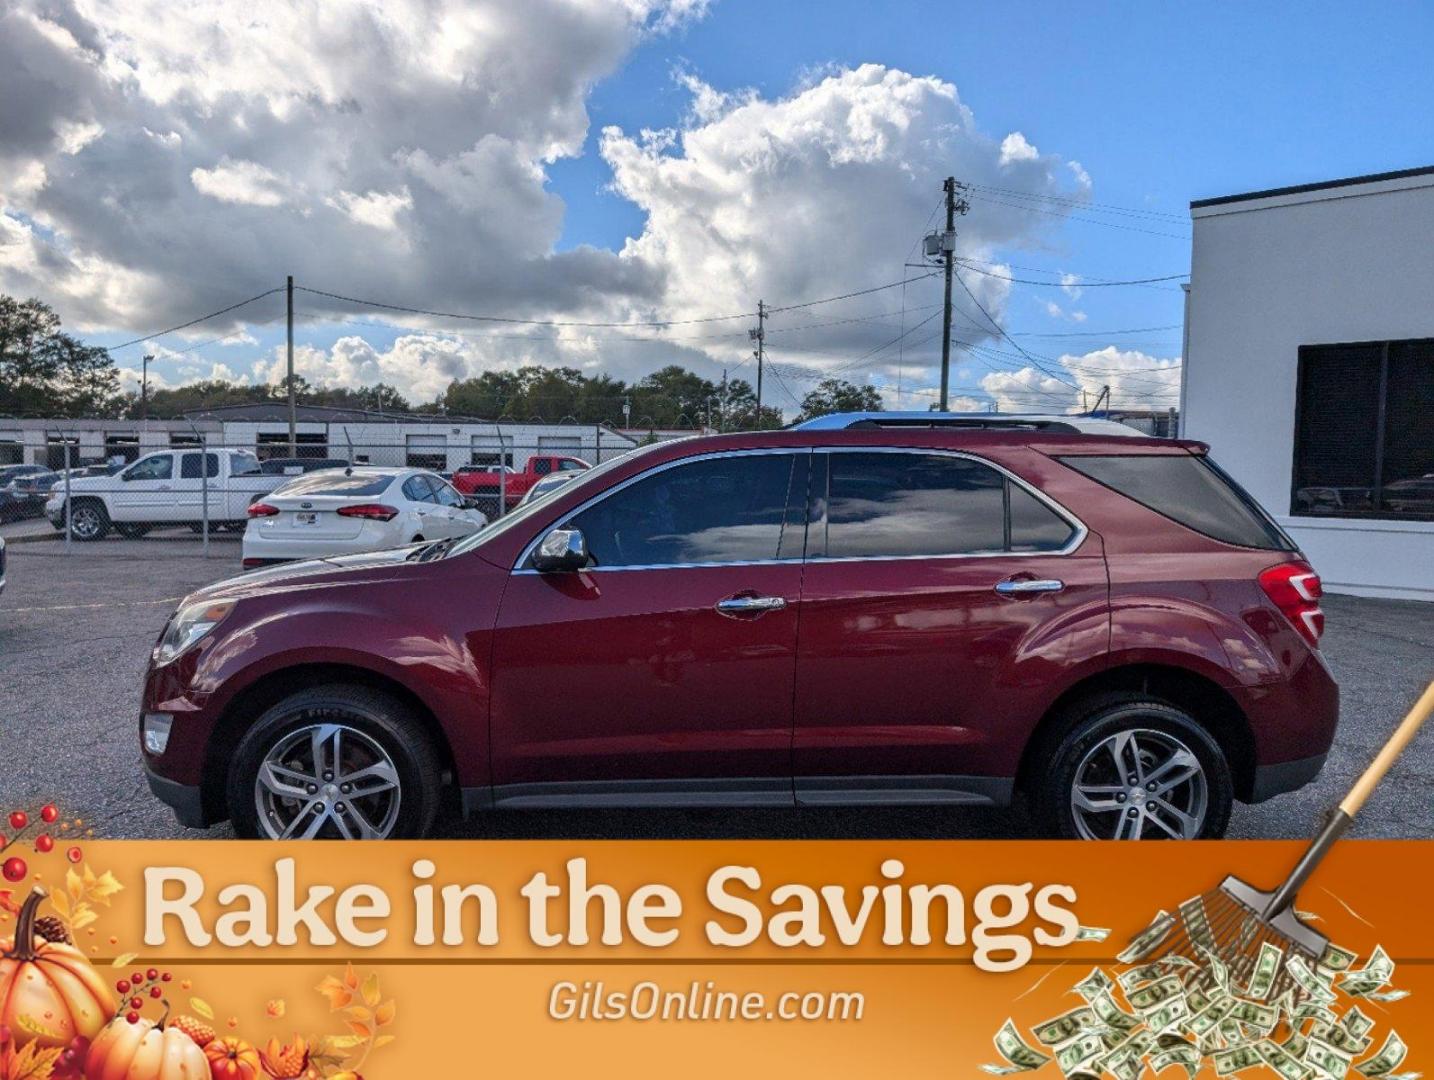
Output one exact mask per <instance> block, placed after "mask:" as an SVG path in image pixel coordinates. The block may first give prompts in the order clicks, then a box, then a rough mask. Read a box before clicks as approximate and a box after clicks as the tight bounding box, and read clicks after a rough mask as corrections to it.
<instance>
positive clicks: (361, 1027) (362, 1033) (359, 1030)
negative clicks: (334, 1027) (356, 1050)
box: [348, 1020, 373, 1039]
mask: <svg viewBox="0 0 1434 1080" xmlns="http://www.w3.org/2000/svg"><path fill="white" fill-rule="evenodd" d="M348 1027H349V1030H350V1031H352V1032H353V1033H354V1034H355V1035H357V1036H358V1037H359V1038H360V1039H368V1038H371V1037H372V1036H373V1028H371V1027H369V1026H368V1025H367V1024H361V1023H359V1022H358V1021H357V1020H350V1021H349V1022H348Z"/></svg>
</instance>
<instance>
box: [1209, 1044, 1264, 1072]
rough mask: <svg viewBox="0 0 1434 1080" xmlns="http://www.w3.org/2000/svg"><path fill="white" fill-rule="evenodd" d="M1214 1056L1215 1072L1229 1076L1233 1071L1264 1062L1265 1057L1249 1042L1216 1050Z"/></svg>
mask: <svg viewBox="0 0 1434 1080" xmlns="http://www.w3.org/2000/svg"><path fill="white" fill-rule="evenodd" d="M1214 1058H1215V1072H1216V1074H1218V1075H1220V1076H1230V1075H1231V1074H1233V1073H1237V1072H1241V1071H1243V1070H1245V1069H1253V1068H1254V1067H1255V1066H1256V1065H1263V1064H1264V1063H1265V1059H1264V1058H1262V1057H1261V1056H1260V1051H1259V1050H1258V1049H1257V1048H1256V1047H1255V1046H1253V1045H1250V1044H1247V1045H1245V1046H1232V1047H1230V1048H1229V1049H1227V1050H1217V1051H1215V1054H1214Z"/></svg>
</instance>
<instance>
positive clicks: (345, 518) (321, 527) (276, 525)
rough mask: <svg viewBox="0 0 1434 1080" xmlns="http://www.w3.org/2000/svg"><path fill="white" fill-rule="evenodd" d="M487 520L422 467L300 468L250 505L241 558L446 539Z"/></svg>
mask: <svg viewBox="0 0 1434 1080" xmlns="http://www.w3.org/2000/svg"><path fill="white" fill-rule="evenodd" d="M486 524H488V519H487V517H485V516H484V514H483V513H482V511H480V510H477V509H475V508H473V507H472V506H470V505H469V504H468V501H467V500H466V499H464V497H463V496H462V495H460V494H459V493H458V491H457V490H456V489H455V488H454V487H453V485H452V484H450V483H448V481H446V480H443V479H441V478H440V477H439V476H437V475H436V474H434V473H431V472H428V471H426V470H424V469H386V468H373V467H369V468H349V469H330V470H325V471H321V472H312V473H305V474H304V475H303V476H300V477H296V478H294V479H292V480H289V481H288V482H287V483H285V484H282V485H281V486H279V487H277V488H275V489H274V490H273V491H272V492H271V493H270V494H269V495H267V496H266V497H265V498H264V499H263V500H262V501H261V502H256V503H254V505H252V506H250V507H249V525H248V528H246V529H245V530H244V556H243V557H244V566H245V568H252V567H256V566H268V565H271V564H273V563H281V562H290V561H293V560H295V559H317V558H327V557H329V556H332V555H350V554H353V553H355V552H364V551H382V550H384V549H387V548H397V547H403V546H404V545H409V544H414V543H416V542H418V541H421V540H451V539H454V538H456V537H461V536H469V535H471V534H473V533H475V532H477V531H478V530H479V529H481V528H483V526H484V525H486Z"/></svg>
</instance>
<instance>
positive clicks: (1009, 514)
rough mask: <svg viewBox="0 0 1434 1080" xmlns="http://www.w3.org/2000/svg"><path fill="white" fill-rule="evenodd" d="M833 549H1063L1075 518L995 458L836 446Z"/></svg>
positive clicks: (901, 554)
mask: <svg viewBox="0 0 1434 1080" xmlns="http://www.w3.org/2000/svg"><path fill="white" fill-rule="evenodd" d="M829 461H830V465H829V469H830V479H829V481H828V489H827V507H826V521H827V528H826V555H827V557H828V558H837V559H863V558H865V559H871V558H911V557H919V556H938V555H970V554H977V553H990V552H1003V551H1058V550H1060V549H1062V548H1064V547H1065V546H1066V544H1068V543H1069V542H1070V540H1071V537H1072V536H1073V535H1074V532H1075V530H1074V527H1073V526H1072V525H1071V524H1070V522H1068V521H1066V520H1065V519H1064V518H1063V517H1061V516H1060V515H1058V514H1056V513H1055V512H1054V511H1052V510H1051V509H1050V508H1049V507H1047V506H1046V505H1045V504H1044V503H1043V502H1041V501H1040V500H1039V499H1037V498H1035V497H1034V496H1033V495H1031V494H1030V493H1029V492H1028V491H1026V490H1025V489H1024V488H1023V487H1021V486H1020V485H1019V484H1014V483H1012V482H1011V481H1009V480H1008V479H1007V478H1006V477H1005V476H1004V475H1002V474H1001V473H1000V472H998V471H997V470H995V469H993V468H991V467H990V466H989V465H983V464H981V463H980V462H978V461H972V460H970V459H969V458H961V457H952V456H950V455H945V454H917V453H910V454H905V453H901V454H892V453H834V454H831V455H830V458H829Z"/></svg>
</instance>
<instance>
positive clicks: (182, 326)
mask: <svg viewBox="0 0 1434 1080" xmlns="http://www.w3.org/2000/svg"><path fill="white" fill-rule="evenodd" d="M283 291H284V287H283V286H282V285H281V286H279V287H278V288H277V289H270V290H269V291H268V292H261V293H260V294H259V295H258V296H251V297H249V299H248V300H240V301H239V303H237V304H230V305H229V306H228V307H226V308H220V309H219V310H218V311H211V312H210V313H209V314H208V315H201V316H199V318H197V319H190V320H189V321H188V322H187V323H180V324H179V325H178V326H171V327H170V328H169V329H168V330H157V331H155V332H154V333H153V334H146V335H145V336H144V337H137V338H135V339H134V340H133V341H126V342H123V343H122V344H119V345H109V346H106V349H107V350H108V351H110V352H113V351H114V350H115V349H127V348H129V347H130V346H131V345H139V344H140V343H141V342H145V341H153V340H154V339H155V338H157V337H164V335H165V334H173V333H176V332H178V331H180V330H188V329H189V328H190V327H191V326H198V325H199V324H200V323H202V322H208V321H209V320H210V319H217V318H219V316H220V315H227V314H229V312H231V311H237V310H239V309H240V308H241V307H245V306H246V305H248V304H252V303H254V301H256V300H262V299H264V297H266V296H273V295H274V294H275V293H281V292H283Z"/></svg>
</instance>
